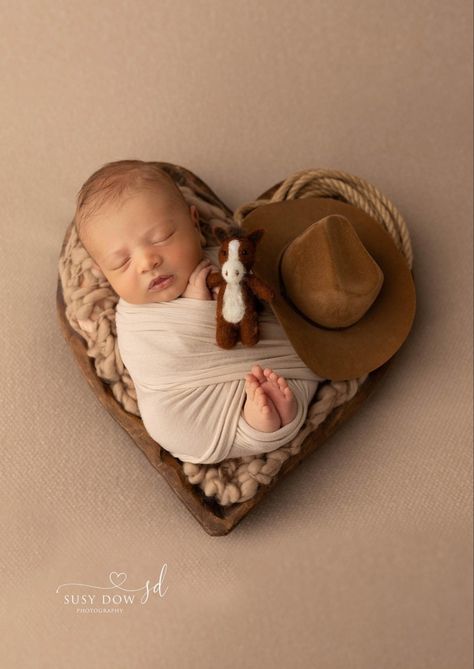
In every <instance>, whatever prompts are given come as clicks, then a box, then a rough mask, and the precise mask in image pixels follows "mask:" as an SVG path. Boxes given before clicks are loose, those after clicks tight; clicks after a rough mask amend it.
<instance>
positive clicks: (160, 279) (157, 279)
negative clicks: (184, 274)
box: [148, 274, 173, 290]
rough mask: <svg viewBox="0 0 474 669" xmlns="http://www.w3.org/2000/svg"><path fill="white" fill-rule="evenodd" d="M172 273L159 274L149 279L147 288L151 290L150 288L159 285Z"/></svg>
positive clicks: (169, 277)
mask: <svg viewBox="0 0 474 669" xmlns="http://www.w3.org/2000/svg"><path fill="white" fill-rule="evenodd" d="M172 276H173V275H172V274H161V275H160V276H157V277H155V278H154V279H152V280H151V281H150V285H149V286H148V290H151V289H152V288H156V287H157V286H161V285H163V284H165V283H166V282H168V280H169V279H171V277H172Z"/></svg>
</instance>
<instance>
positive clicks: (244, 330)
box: [240, 314, 259, 346]
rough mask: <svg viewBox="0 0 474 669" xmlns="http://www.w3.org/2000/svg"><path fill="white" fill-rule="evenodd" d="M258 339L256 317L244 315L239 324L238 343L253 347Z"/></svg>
mask: <svg viewBox="0 0 474 669" xmlns="http://www.w3.org/2000/svg"><path fill="white" fill-rule="evenodd" d="M258 339H259V329H258V319H257V317H256V315H251V316H249V315H248V314H245V316H244V317H243V319H242V320H241V322H240V341H241V342H242V344H243V345H244V346H255V344H257V342H258Z"/></svg>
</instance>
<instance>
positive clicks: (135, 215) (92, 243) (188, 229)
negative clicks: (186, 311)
mask: <svg viewBox="0 0 474 669" xmlns="http://www.w3.org/2000/svg"><path fill="white" fill-rule="evenodd" d="M74 220H75V224H76V228H77V231H78V235H79V238H80V240H81V242H82V244H83V245H84V247H85V248H86V250H87V251H88V253H89V254H90V256H91V257H92V259H93V261H94V262H95V264H96V265H97V266H98V267H99V268H100V270H101V271H102V272H103V274H104V275H105V277H106V278H107V280H108V281H109V283H110V285H111V286H112V288H113V289H114V290H115V292H116V293H117V294H118V295H119V297H122V298H123V299H124V300H126V301H127V302H130V303H131V304H146V303H149V302H168V301H169V300H174V299H175V298H176V297H179V296H180V295H181V294H182V293H183V292H184V291H185V289H186V286H187V284H188V279H189V277H190V275H191V273H192V272H193V270H194V269H195V268H196V266H197V265H198V263H199V262H200V260H201V259H202V258H203V251H202V246H201V234H200V229H199V214H198V211H197V209H196V207H195V206H194V205H191V206H189V205H188V204H187V203H186V201H185V199H184V198H183V195H182V194H181V191H180V190H179V188H178V187H177V185H176V184H175V182H174V181H173V179H172V178H171V177H170V176H169V175H168V174H167V173H166V172H164V171H163V170H162V169H161V168H159V166H158V165H156V163H147V162H143V161H141V160H120V161H117V162H113V163H108V164H107V165H104V166H103V167H101V168H100V169H99V170H97V172H94V174H92V176H90V177H89V179H88V180H87V181H86V182H85V184H84V185H83V186H82V188H81V190H80V191H79V194H78V196H77V206H76V214H75V218H74ZM157 282H158V283H157Z"/></svg>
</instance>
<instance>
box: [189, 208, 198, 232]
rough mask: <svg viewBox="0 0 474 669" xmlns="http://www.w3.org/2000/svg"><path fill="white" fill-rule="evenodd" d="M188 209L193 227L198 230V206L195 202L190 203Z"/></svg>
mask: <svg viewBox="0 0 474 669" xmlns="http://www.w3.org/2000/svg"><path fill="white" fill-rule="evenodd" d="M189 211H190V212H191V219H192V222H193V224H194V227H195V228H196V229H197V230H199V231H200V228H199V212H198V208H197V207H196V205H195V204H192V205H191V206H190V207H189Z"/></svg>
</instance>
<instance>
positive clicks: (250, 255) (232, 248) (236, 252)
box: [219, 230, 264, 284]
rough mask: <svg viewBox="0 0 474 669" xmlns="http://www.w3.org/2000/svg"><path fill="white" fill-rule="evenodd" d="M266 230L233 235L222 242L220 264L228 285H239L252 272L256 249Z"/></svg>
mask: <svg viewBox="0 0 474 669" xmlns="http://www.w3.org/2000/svg"><path fill="white" fill-rule="evenodd" d="M263 233H264V230H254V231H253V232H251V233H250V234H249V235H246V236H242V235H240V234H237V235H232V237H229V238H228V239H226V240H224V241H223V242H222V245H221V248H220V250H219V262H220V264H221V268H222V269H221V272H222V276H223V277H224V279H225V280H226V282H227V283H234V284H238V283H240V282H241V281H242V279H243V277H244V275H245V274H247V273H248V272H250V270H251V269H252V267H253V263H254V260H255V249H256V247H257V244H258V242H259V241H260V239H261V238H262V236H263Z"/></svg>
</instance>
